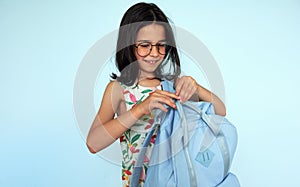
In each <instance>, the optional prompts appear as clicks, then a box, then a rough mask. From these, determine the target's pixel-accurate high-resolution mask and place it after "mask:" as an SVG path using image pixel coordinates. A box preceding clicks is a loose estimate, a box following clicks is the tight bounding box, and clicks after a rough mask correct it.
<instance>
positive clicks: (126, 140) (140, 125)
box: [120, 83, 161, 187]
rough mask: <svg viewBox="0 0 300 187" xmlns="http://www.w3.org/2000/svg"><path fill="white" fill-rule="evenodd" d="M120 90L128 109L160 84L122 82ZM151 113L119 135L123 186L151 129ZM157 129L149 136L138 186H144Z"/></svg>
mask: <svg viewBox="0 0 300 187" xmlns="http://www.w3.org/2000/svg"><path fill="white" fill-rule="evenodd" d="M120 84H121V87H122V92H123V95H124V99H125V103H126V109H127V110H130V109H131V108H133V107H135V106H136V105H138V104H139V103H141V102H142V101H143V100H144V99H146V98H147V97H148V96H149V94H150V93H151V92H153V91H155V90H157V89H161V85H159V86H157V87H145V86H141V85H135V84H134V85H132V86H126V85H124V84H122V83H120ZM153 117H154V116H153V114H149V115H144V116H142V117H141V118H140V119H139V120H138V121H137V122H136V123H135V124H134V125H133V126H132V127H131V128H130V129H128V130H127V131H125V132H124V133H123V134H122V136H121V137H120V146H121V152H122V184H123V187H129V185H130V178H131V175H132V173H133V167H134V164H135V162H136V160H137V158H138V155H139V151H140V149H141V147H142V144H143V141H144V139H145V137H146V135H147V133H148V132H149V130H150V129H151V126H152V124H153V122H154V119H153ZM156 134H157V130H156V131H155V133H154V134H153V136H152V138H151V142H150V144H149V147H148V149H147V152H146V156H145V160H144V164H143V171H142V173H141V177H140V186H141V187H143V186H144V181H145V178H146V173H147V169H148V164H149V159H150V156H151V152H152V149H153V146H154V142H155V138H156Z"/></svg>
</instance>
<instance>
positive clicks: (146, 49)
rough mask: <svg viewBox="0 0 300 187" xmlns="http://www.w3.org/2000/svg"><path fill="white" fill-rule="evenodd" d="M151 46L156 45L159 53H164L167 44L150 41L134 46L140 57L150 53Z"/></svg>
mask: <svg viewBox="0 0 300 187" xmlns="http://www.w3.org/2000/svg"><path fill="white" fill-rule="evenodd" d="M153 46H156V48H157V51H158V53H159V54H161V55H165V54H166V51H167V44H165V43H157V44H151V43H150V42H143V43H139V44H137V45H135V47H136V48H137V53H138V55H139V56H141V57H145V56H148V55H149V54H150V53H151V51H152V47H153Z"/></svg>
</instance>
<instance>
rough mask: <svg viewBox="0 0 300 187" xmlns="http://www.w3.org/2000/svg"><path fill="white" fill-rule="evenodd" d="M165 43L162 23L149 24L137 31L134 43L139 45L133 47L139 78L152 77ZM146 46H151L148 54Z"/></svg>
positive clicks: (162, 55) (162, 54)
mask: <svg viewBox="0 0 300 187" xmlns="http://www.w3.org/2000/svg"><path fill="white" fill-rule="evenodd" d="M165 43H166V36H165V29H164V27H163V26H162V25H158V24H151V25H147V26H144V27H142V28H141V29H140V30H139V31H138V33H137V37H136V42H135V44H136V45H137V46H138V45H139V47H136V48H135V56H136V59H137V61H138V63H139V67H140V71H141V74H140V79H141V78H150V77H153V75H154V71H155V70H156V68H157V67H158V66H159V65H160V64H161V62H162V61H163V59H164V56H165V54H164V53H163V52H164V47H165ZM151 44H152V48H151ZM147 48H148V49H149V48H151V50H150V53H149V54H147ZM138 50H139V51H138ZM148 51H149V50H148Z"/></svg>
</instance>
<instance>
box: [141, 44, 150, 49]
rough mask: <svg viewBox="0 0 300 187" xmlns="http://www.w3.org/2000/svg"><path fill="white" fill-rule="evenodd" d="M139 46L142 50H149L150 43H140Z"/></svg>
mask: <svg viewBox="0 0 300 187" xmlns="http://www.w3.org/2000/svg"><path fill="white" fill-rule="evenodd" d="M139 46H140V47H143V48H149V47H150V46H151V44H150V43H140V44H139Z"/></svg>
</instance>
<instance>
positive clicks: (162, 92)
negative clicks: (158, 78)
mask: <svg viewBox="0 0 300 187" xmlns="http://www.w3.org/2000/svg"><path fill="white" fill-rule="evenodd" d="M156 92H157V93H158V94H161V95H164V96H168V97H171V98H174V99H180V97H179V96H177V95H176V94H174V93H171V92H168V91H164V90H157V91H156Z"/></svg>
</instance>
